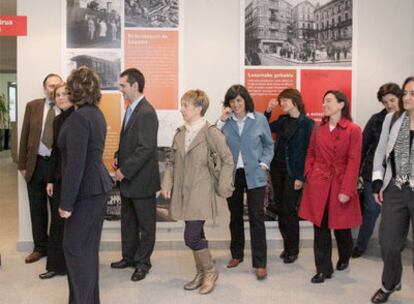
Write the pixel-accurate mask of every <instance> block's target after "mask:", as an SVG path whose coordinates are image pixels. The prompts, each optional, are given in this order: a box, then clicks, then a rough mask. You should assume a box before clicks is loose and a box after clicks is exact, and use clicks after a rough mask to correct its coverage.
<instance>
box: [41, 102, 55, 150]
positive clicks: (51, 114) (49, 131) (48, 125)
mask: <svg viewBox="0 0 414 304" xmlns="http://www.w3.org/2000/svg"><path fill="white" fill-rule="evenodd" d="M53 106H54V103H53V102H51V103H49V111H48V112H47V115H46V121H45V127H44V129H43V136H42V143H44V145H45V146H46V147H47V148H48V149H52V145H53V120H54V119H55V116H56V113H55V110H54V109H53Z"/></svg>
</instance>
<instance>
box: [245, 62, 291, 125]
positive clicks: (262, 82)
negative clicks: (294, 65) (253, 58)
mask: <svg viewBox="0 0 414 304" xmlns="http://www.w3.org/2000/svg"><path fill="white" fill-rule="evenodd" d="M244 79H245V84H246V88H247V90H248V91H249V93H250V95H251V96H252V98H253V101H254V106H255V111H257V112H264V111H265V110H266V108H267V105H268V103H269V101H270V100H271V99H272V98H277V96H279V94H280V92H282V91H283V90H284V89H287V88H296V70H288V69H246V70H245V71H244ZM280 113H281V111H280V108H279V107H277V108H276V110H275V111H273V113H272V120H273V119H275V118H276V117H277V116H279V115H280Z"/></svg>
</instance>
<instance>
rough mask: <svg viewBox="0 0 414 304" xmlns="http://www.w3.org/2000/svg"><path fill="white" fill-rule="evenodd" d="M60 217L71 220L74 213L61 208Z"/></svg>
mask: <svg viewBox="0 0 414 304" xmlns="http://www.w3.org/2000/svg"><path fill="white" fill-rule="evenodd" d="M59 215H60V217H61V218H66V219H67V218H70V216H71V215H72V212H70V211H66V210H63V209H61V208H59Z"/></svg>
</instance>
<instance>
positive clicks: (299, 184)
mask: <svg viewBox="0 0 414 304" xmlns="http://www.w3.org/2000/svg"><path fill="white" fill-rule="evenodd" d="M302 187H303V182H302V181H301V180H298V179H295V183H294V184H293V189H295V190H300V189H302Z"/></svg>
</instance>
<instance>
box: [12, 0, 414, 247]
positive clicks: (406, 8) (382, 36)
mask: <svg viewBox="0 0 414 304" xmlns="http://www.w3.org/2000/svg"><path fill="white" fill-rule="evenodd" d="M17 3H18V5H17V7H18V15H27V16H28V36H27V37H20V38H19V39H18V56H17V63H18V65H17V67H18V73H17V80H18V100H19V115H18V116H19V130H20V128H21V122H22V120H23V115H24V111H23V110H24V108H25V104H26V102H27V101H29V100H31V99H33V98H36V97H39V96H41V95H42V86H41V81H42V79H43V77H44V76H45V75H46V74H48V73H49V72H57V73H59V72H60V63H61V51H60V46H61V19H60V18H61V11H62V10H61V1H57V0H42V1H27V0H17ZM354 3H355V5H357V10H356V14H357V16H355V19H354V20H355V21H356V22H355V23H354V27H355V29H356V30H355V31H354V32H355V38H356V39H357V41H356V44H355V45H356V50H355V51H356V53H355V54H356V55H357V56H354V60H355V61H356V62H355V63H356V64H355V70H354V74H353V76H354V80H353V87H354V91H353V102H354V117H355V120H356V122H358V123H360V124H362V125H363V124H365V122H366V121H367V119H368V118H369V117H370V116H371V115H372V114H373V113H374V112H376V111H378V110H379V108H380V105H379V103H377V102H376V92H377V90H378V88H379V86H380V85H381V84H383V83H384V82H387V81H395V82H397V83H402V81H403V79H404V78H405V77H406V76H408V75H410V74H414V65H413V30H412V22H413V16H414V14H413V3H412V1H411V0H398V1H389V0H354ZM239 13H240V4H239V0H226V1H222V0H184V33H183V36H184V37H183V39H184V47H183V51H184V55H183V62H182V64H183V72H184V75H183V82H184V83H183V84H182V88H183V90H187V89H190V88H200V89H204V90H206V91H207V93H208V94H209V96H210V99H211V108H210V109H209V111H208V112H207V118H208V119H210V120H215V119H216V118H217V117H218V115H219V113H220V110H221V101H222V100H223V96H224V93H225V91H226V89H227V88H228V87H229V86H230V85H232V84H234V83H238V82H239V81H240V66H239V62H240V59H239V56H240V49H239V47H240V16H239ZM19 133H20V131H19ZM220 210H221V213H222V218H221V220H220V222H219V226H218V227H216V228H214V229H210V232H208V234H209V238H210V239H211V240H214V239H216V240H219V239H228V232H227V220H228V211H227V207H226V204H225V202H222V203H221V204H220ZM19 219H20V224H19V228H20V231H19V245H20V248H29V247H27V244H28V242H29V241H30V240H31V231H30V219H29V209H28V199H27V192H26V185H25V183H24V181H23V179H22V178H21V177H19ZM109 226H111V225H109ZM112 226H114V225H112ZM165 232H166V234H162V235H160V236H159V239H170V240H172V239H177V240H178V239H181V238H182V236H181V230H180V229H179V228H177V229H168V230H167V229H166V230H165ZM168 233H171V235H168ZM275 235H277V234H276V232H275V231H274V229H272V233H271V235H270V234H269V235H268V237H269V238H272V237H273V238H274V237H275ZM310 235H311V234H309V237H310ZM103 239H104V240H106V241H118V240H119V231H118V228H117V225H115V226H114V228H112V229H111V228H107V229H106V231H105V232H104V235H103Z"/></svg>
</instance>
